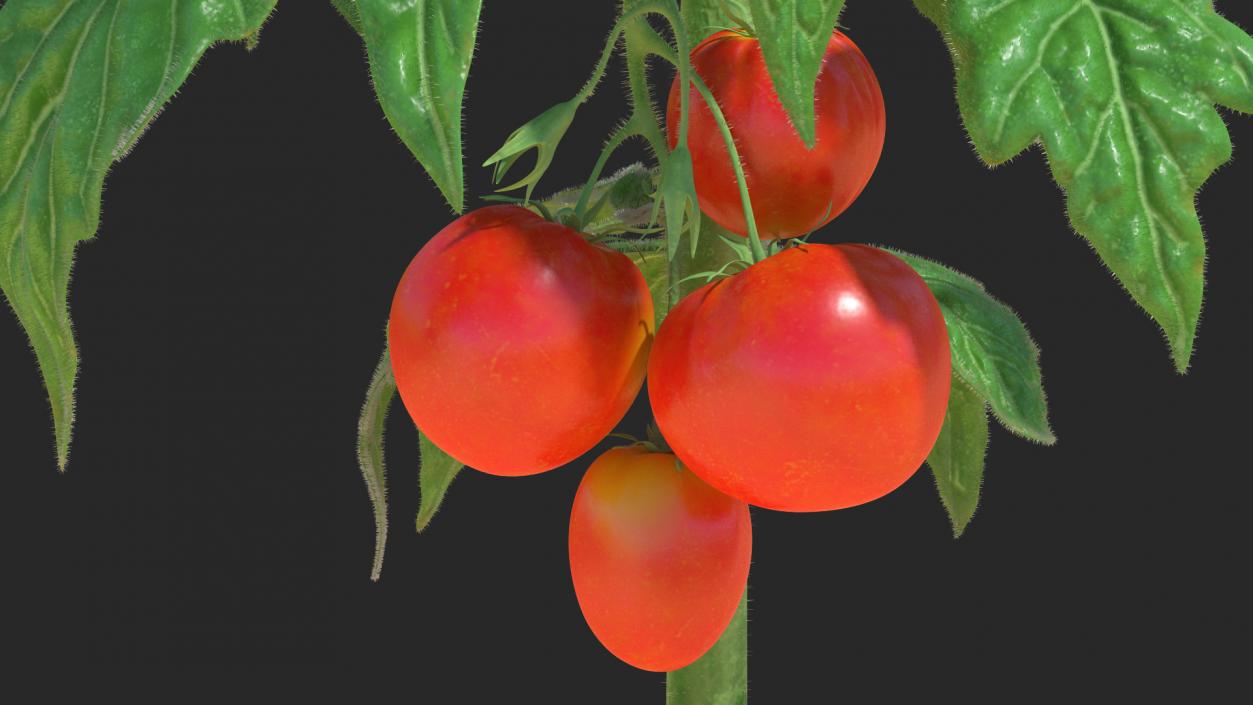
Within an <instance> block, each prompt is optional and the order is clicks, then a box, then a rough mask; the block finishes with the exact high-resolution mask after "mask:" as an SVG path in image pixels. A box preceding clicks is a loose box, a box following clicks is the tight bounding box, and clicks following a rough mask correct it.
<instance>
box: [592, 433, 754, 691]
mask: <svg viewBox="0 0 1253 705" xmlns="http://www.w3.org/2000/svg"><path fill="white" fill-rule="evenodd" d="M752 550H753V529H752V524H751V521H750V519H749V514H748V505H746V504H744V503H743V502H741V501H739V500H737V499H734V498H731V497H728V496H726V495H724V494H722V493H721V492H718V491H717V490H715V489H714V488H712V487H710V486H709V485H707V484H705V483H704V482H703V481H701V480H700V478H698V477H696V476H695V475H693V474H692V473H691V472H689V471H687V470H685V469H682V468H680V467H679V466H678V463H677V461H676V460H675V457H674V456H673V455H671V454H669V453H651V452H648V451H646V450H644V449H642V448H640V447H628V448H616V449H614V450H611V451H609V452H607V453H605V454H604V455H602V456H600V458H598V459H597V460H596V462H594V463H592V466H591V467H590V468H588V470H587V474H586V475H584V477H583V482H582V483H581V484H580V485H579V491H578V493H577V494H576V495H575V497H574V510H573V512H572V513H571V516H570V575H571V576H572V577H573V578H574V592H575V594H576V595H577V596H578V599H579V607H580V608H581V609H582V610H583V616H584V617H585V618H586V619H587V623H588V626H590V627H591V628H592V632H593V633H594V634H595V635H596V638H598V639H599V640H600V642H601V643H602V644H604V645H605V648H607V649H609V651H610V652H612V653H613V654H614V655H615V656H617V657H618V658H620V659H622V660H623V661H626V662H627V663H629V664H631V665H632V666H635V667H637V668H642V669H644V670H646V671H673V670H675V669H678V668H682V667H684V666H686V665H688V664H690V663H692V662H693V661H695V660H696V659H698V658H700V656H701V655H702V654H704V653H705V652H706V651H708V650H709V647H711V646H713V644H714V642H716V641H717V640H718V637H719V636H721V635H722V632H723V631H724V630H725V629H726V627H727V624H729V623H730V621H731V617H732V616H733V615H734V614H735V610H736V607H738V605H739V601H740V597H741V596H742V595H743V594H744V588H745V585H746V584H747V581H748V567H749V559H750V558H751V556H752Z"/></svg>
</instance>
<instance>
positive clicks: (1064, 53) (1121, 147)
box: [931, 0, 1253, 372]
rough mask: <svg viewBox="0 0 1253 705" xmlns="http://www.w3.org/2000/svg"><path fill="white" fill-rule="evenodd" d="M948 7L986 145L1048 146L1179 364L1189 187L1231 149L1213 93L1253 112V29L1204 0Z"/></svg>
mask: <svg viewBox="0 0 1253 705" xmlns="http://www.w3.org/2000/svg"><path fill="white" fill-rule="evenodd" d="M931 9H932V11H934V7H933V8H931ZM939 17H940V19H941V22H940V25H941V27H942V28H943V29H944V31H945V35H946V37H947V38H948V40H949V43H950V45H951V47H952V49H953V52H954V63H955V65H956V67H957V97H958V103H959V105H960V107H961V112H962V116H963V119H964V120H965V123H966V127H967V128H968V130H969V132H970V136H971V138H972V140H973V141H974V144H975V147H976V149H977V150H978V152H979V155H980V156H981V157H982V158H983V159H984V160H986V161H987V162H989V163H991V164H997V163H1000V162H1003V161H1006V160H1008V159H1010V158H1012V157H1013V156H1014V155H1016V154H1018V153H1019V152H1021V151H1022V150H1024V149H1026V148H1027V147H1029V146H1030V145H1031V144H1033V143H1035V142H1037V141H1039V142H1040V143H1042V144H1043V147H1044V151H1045V152H1046V154H1047V156H1048V163H1049V166H1050V167H1051V169H1052V172H1053V176H1054V178H1055V179H1056V180H1057V182H1058V183H1059V184H1060V185H1061V186H1062V188H1063V189H1064V190H1065V192H1066V198H1067V210H1068V211H1069V215H1070V220H1071V223H1072V224H1073V225H1074V228H1075V230H1077V231H1078V232H1079V233H1080V234H1081V235H1083V236H1084V237H1086V238H1087V239H1088V240H1089V241H1090V242H1091V243H1092V245H1093V247H1094V248H1095V249H1096V251H1097V253H1098V254H1099V255H1100V256H1101V258H1102V259H1103V260H1104V261H1105V263H1106V265H1108V266H1109V268H1110V269H1111V270H1112V271H1113V272H1114V274H1115V275H1116V276H1117V277H1118V279H1119V280H1120V281H1121V282H1122V284H1123V285H1124V286H1125V287H1126V288H1127V290H1128V291H1129V292H1130V293H1131V295H1132V297H1134V298H1135V300H1136V301H1137V302H1138V303H1139V304H1140V305H1141V306H1143V307H1144V309H1145V310H1146V311H1147V312H1148V313H1149V315H1150V316H1152V317H1153V319H1154V320H1156V321H1157V323H1158V324H1159V325H1160V326H1161V327H1162V329H1163V331H1164V332H1165V334H1166V338H1167V340H1168V341H1169V343H1170V346H1171V349H1172V352H1173V356H1174V361H1175V366H1176V368H1177V369H1178V370H1179V371H1180V372H1183V371H1185V370H1186V369H1187V366H1188V362H1189V360H1190V359H1191V356H1192V346H1193V340H1194V337H1195V334H1196V327H1197V322H1198V320H1199V316H1200V311H1201V300H1202V296H1203V293H1204V285H1205V282H1204V269H1205V241H1204V238H1203V236H1202V232H1201V223H1200V220H1199V219H1198V217H1197V213H1196V208H1195V203H1194V201H1195V198H1196V193H1197V190H1198V189H1199V188H1200V186H1201V184H1202V183H1204V182H1205V180H1206V179H1207V178H1208V177H1209V175H1210V174H1211V173H1212V172H1213V171H1214V170H1215V169H1216V168H1217V167H1218V166H1219V165H1221V164H1222V163H1224V162H1226V161H1227V160H1228V159H1230V158H1231V141H1230V138H1229V136H1228V134H1227V129H1226V125H1225V124H1224V123H1223V120H1222V117H1221V116H1219V114H1218V112H1217V111H1216V110H1215V109H1214V104H1220V105H1224V106H1227V107H1229V108H1232V109H1235V110H1239V111H1242V112H1246V113H1247V112H1253V38H1250V37H1249V36H1248V35H1247V34H1245V33H1244V32H1243V31H1242V30H1240V29H1239V28H1238V27H1236V26H1235V25H1233V24H1231V23H1230V22H1228V21H1227V20H1225V19H1223V18H1222V17H1220V16H1219V15H1218V13H1217V12H1215V11H1214V8H1213V3H1212V2H1210V0H1013V1H1012V2H1006V1H1004V0H949V1H948V2H947V3H945V4H944V6H943V8H942V10H941V11H940V14H939Z"/></svg>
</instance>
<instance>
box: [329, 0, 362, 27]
mask: <svg viewBox="0 0 1253 705" xmlns="http://www.w3.org/2000/svg"><path fill="white" fill-rule="evenodd" d="M331 5H334V6H335V9H336V10H338V11H339V14H340V15H342V16H343V17H344V21H345V22H347V23H348V24H349V26H351V27H352V28H353V30H354V31H356V33H357V34H360V35H364V34H365V29H364V28H363V27H362V26H361V11H360V10H358V9H357V3H356V0H331Z"/></svg>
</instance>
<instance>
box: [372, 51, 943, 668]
mask: <svg viewBox="0 0 1253 705" xmlns="http://www.w3.org/2000/svg"><path fill="white" fill-rule="evenodd" d="M692 58H693V65H694V67H695V69H696V71H697V72H698V73H699V74H700V75H701V76H702V77H704V79H705V80H706V81H708V85H709V87H710V89H711V91H712V92H713V94H714V96H715V97H716V99H717V100H718V102H719V105H720V106H721V108H722V109H723V111H724V114H725V115H726V118H727V119H728V121H729V123H730V124H731V125H732V129H733V130H734V131H735V136H736V141H737V145H738V149H739V150H740V153H741V155H742V158H743V162H744V170H745V172H746V174H747V177H748V178H747V181H748V187H749V193H750V197H751V198H752V204H753V206H754V208H755V209H756V212H757V214H758V222H759V226H760V228H761V231H762V232H763V233H764V234H766V235H767V236H769V237H771V238H782V237H791V236H796V235H800V234H803V233H805V232H808V231H809V230H812V229H813V228H815V227H818V226H820V225H822V224H824V223H826V222H828V221H829V220H830V219H831V218H834V217H835V216H836V215H837V214H839V213H840V212H841V211H842V210H844V208H846V207H847V206H848V205H849V204H850V203H851V202H852V201H853V199H855V198H856V197H857V195H858V193H859V192H860V191H861V189H862V188H863V187H864V186H865V184H866V182H867V181H868V179H869V177H870V173H871V172H872V171H873V169H874V167H875V164H876V162H877V160H878V156H879V151H880V149H881V147H882V143H883V130H884V120H883V99H882V96H881V94H880V93H879V88H878V84H877V83H876V81H875V78H874V74H873V72H872V71H871V69H870V67H869V65H868V64H867V63H866V60H865V57H863V56H862V55H861V53H860V52H859V51H858V50H857V48H856V47H855V46H854V45H853V44H852V42H851V41H849V40H848V39H847V38H846V37H844V36H843V35H842V34H840V33H838V32H836V33H835V34H834V35H833V37H832V39H831V42H830V44H829V46H828V51H827V57H826V59H825V63H824V65H823V69H822V72H821V73H820V75H819V78H818V83H817V86H816V95H817V123H816V125H817V130H816V134H817V145H816V147H815V149H814V150H813V151H809V150H806V148H805V147H804V145H803V144H802V143H801V141H800V138H799V137H797V136H796V134H795V132H794V131H793V130H792V127H791V125H790V124H789V123H788V119H787V115H786V113H785V112H784V110H783V108H782V107H781V105H780V104H779V101H778V98H777V96H775V94H774V91H773V88H772V87H771V85H770V82H769V77H768V76H767V74H766V72H765V69H764V65H763V62H762V59H761V50H760V47H759V46H758V45H757V43H756V41H755V40H753V39H751V38H748V37H745V36H743V35H741V34H737V33H732V32H722V33H719V34H716V35H714V36H713V37H711V38H709V39H708V40H706V41H705V42H703V43H702V44H701V45H699V46H698V47H697V48H696V49H695V50H694V52H693V56H692ZM677 91H678V89H677V87H676V88H675V90H673V91H672V92H671V101H670V103H671V112H670V115H669V116H668V118H669V120H668V121H669V123H670V124H671V125H673V123H674V122H675V121H676V120H677V115H676V114H675V111H676V110H677V105H678V99H677ZM693 103H694V104H698V103H697V102H696V101H693ZM671 132H672V136H673V130H672V131H671ZM718 133H719V130H718V127H717V126H716V125H715V124H714V120H713V118H712V117H711V116H710V114H709V112H708V110H702V109H699V108H698V109H696V110H694V111H692V118H691V125H690V135H689V138H690V145H691V152H692V157H693V166H694V173H695V183H696V189H697V195H698V197H699V200H700V205H701V208H702V210H704V211H705V212H706V213H708V214H709V215H710V216H711V217H712V218H714V219H715V220H717V221H719V222H720V223H722V224H723V225H724V226H726V227H727V228H729V229H731V230H732V231H735V232H741V233H743V232H744V230H745V228H744V223H745V220H744V215H743V213H742V212H741V211H740V202H739V196H738V192H737V191H736V189H735V185H734V184H735V179H734V178H733V177H732V175H731V166H730V163H729V156H728V153H727V150H726V149H725V148H724V145H723V143H722V141H721V138H720V137H719V134H718ZM653 314H654V311H653V302H652V299H651V295H650V293H649V289H648V286H647V284H646V282H645V280H644V278H643V277H642V275H641V273H640V270H639V269H638V268H637V267H636V266H635V265H634V264H633V263H632V261H631V260H630V259H629V258H628V257H626V256H625V255H623V254H621V253H619V252H616V251H614V250H611V249H608V248H606V247H603V246H600V245H598V244H594V243H590V242H588V240H587V239H586V238H585V237H584V236H582V235H580V233H578V232H576V231H575V230H572V229H571V228H569V227H566V226H565V225H561V224H558V223H554V222H550V221H548V220H546V219H544V218H541V217H540V216H539V215H536V214H535V213H532V212H531V211H529V210H527V209H525V208H523V207H520V206H515V205H502V206H492V207H488V208H482V209H480V210H477V211H474V212H472V213H470V214H469V215H466V216H464V217H462V218H460V219H459V220H457V221H455V222H453V223H452V224H451V225H449V226H448V227H446V228H444V230H442V231H441V232H440V233H439V234H438V235H436V236H435V237H434V238H433V239H432V240H431V241H430V242H429V243H428V244H427V245H426V246H425V247H424V248H423V249H422V251H421V252H419V253H418V255H417V256H416V257H415V258H414V260H413V262H412V263H411V264H410V265H409V268H408V269H407V270H406V272H405V274H404V277H403V278H402V280H401V282H400V286H399V288H398V289H397V291H396V296H395V299H394V301H393V304H392V311H391V319H390V327H389V331H390V333H389V336H390V337H389V343H390V349H391V359H392V366H393V372H394V374H395V378H396V383H397V387H398V389H399V392H400V396H401V398H402V400H403V401H404V405H405V408H406V409H407V410H408V411H409V414H410V415H411V416H412V417H413V420H414V422H415V423H416V424H417V425H418V426H419V427H420V428H421V429H422V430H423V431H424V432H425V433H426V434H427V436H428V437H429V438H430V439H431V440H432V441H433V442H434V443H435V444H436V445H438V446H439V447H440V448H441V449H443V450H444V451H446V452H447V453H448V454H449V455H451V456H452V457H454V458H456V459H457V460H460V461H462V462H464V463H465V464H466V465H469V466H471V467H474V468H477V469H479V470H482V471H484V472H488V473H492V474H496V475H528V474H533V473H538V472H543V471H545V470H549V469H552V468H555V467H558V466H560V465H563V464H565V463H567V462H569V461H571V460H573V459H574V458H576V457H578V456H580V455H582V454H583V453H586V452H587V451H589V450H591V449H592V448H593V447H594V446H595V445H596V444H597V443H598V442H600V441H601V440H602V439H603V438H604V437H605V436H606V434H608V433H609V432H610V431H612V429H613V428H614V426H615V425H616V424H617V423H618V422H619V421H620V420H621V419H622V417H623V415H624V414H625V413H626V411H627V408H628V406H629V405H630V404H631V402H632V400H633V399H634V398H635V397H636V396H637V395H638V393H639V391H640V388H641V386H642V385H643V382H644V378H645V373H646V372H647V375H648V379H649V400H650V402H651V405H652V409H653V412H654V415H655V418H656V422H657V426H658V428H659V429H660V432H661V435H662V437H663V438H664V442H662V443H658V444H637V445H635V446H628V447H624V448H616V449H613V450H610V451H608V452H607V453H605V454H603V455H602V456H600V458H598V459H597V460H596V461H595V462H593V463H592V465H591V467H590V468H589V469H588V471H587V473H586V474H585V475H584V477H583V480H582V483H581V484H580V486H579V489H578V492H577V494H576V495H575V498H574V506H573V511H572V514H571V518H570V535H569V552H570V572H571V575H572V578H573V583H574V589H575V593H576V596H577V598H578V602H579V605H580V607H581V609H582V611H583V614H584V616H585V617H586V619H587V622H588V624H589V625H590V627H591V629H592V631H593V632H594V633H595V635H596V636H597V638H599V639H600V641H601V642H602V643H603V644H604V645H605V647H606V648H608V649H609V650H610V651H611V652H612V653H614V654H615V655H617V656H618V657H620V658H621V659H622V660H624V661H626V662H627V663H630V664H632V665H635V666H637V667H639V668H643V669H647V670H653V671H671V670H675V669H678V668H682V667H683V666H686V665H688V664H690V663H692V662H693V661H695V660H696V659H697V658H699V657H700V656H701V655H702V654H703V653H704V652H705V651H707V650H708V649H709V648H710V647H711V646H712V645H713V644H714V643H715V642H716V640H717V639H718V637H719V635H720V634H721V633H722V632H723V631H724V630H725V628H726V626H727V624H728V623H729V622H730V620H731V619H732V616H733V615H734V613H735V610H736V608H737V606H738V604H739V602H740V599H741V597H742V596H743V594H744V589H745V585H746V581H747V578H748V570H749V561H750V558H751V553H752V527H751V521H750V518H749V510H748V505H749V504H754V505H757V506H760V507H765V508H769V509H777V510H785V511H823V510H831V509H840V508H843V507H850V506H853V505H857V504H861V503H864V502H869V501H871V500H874V499H876V498H878V497H881V496H883V495H885V494H887V493H888V492H891V491H892V490H893V489H895V488H896V487H898V486H899V485H901V483H903V482H905V480H907V479H908V478H909V477H910V476H911V475H912V474H913V473H914V471H915V470H916V469H917V468H918V466H919V465H920V464H921V463H922V461H923V459H924V458H925V457H926V455H927V453H928V452H929V451H930V449H931V447H932V445H933V444H934V443H935V440H936V437H937V436H938V434H939V432H940V427H941V424H942V422H943V420H944V414H945V408H946V405H947V402H948V394H949V381H950V374H951V371H950V358H949V343H948V336H947V331H946V328H945V323H944V319H943V316H942V314H941V311H940V308H939V305H938V304H937V303H936V300H935V298H934V297H933V296H932V294H931V292H930V290H929V289H928V288H927V286H926V284H925V283H924V282H923V281H922V279H921V278H920V277H919V276H918V275H917V274H916V273H915V272H914V270H913V269H911V268H910V267H909V266H908V265H907V264H905V263H904V262H903V261H901V260H900V259H899V258H897V257H895V256H894V255H892V254H889V253H887V252H885V251H883V250H880V249H876V248H872V247H867V246H863V245H834V246H833V245H817V244H800V245H797V246H793V247H788V248H786V249H783V250H781V251H780V252H778V253H777V254H775V255H773V256H770V257H768V258H767V259H765V260H763V261H760V262H758V263H756V264H753V265H752V266H750V267H748V268H747V269H745V270H744V271H742V272H739V273H737V274H734V275H731V276H727V277H724V278H721V279H718V280H716V281H713V282H712V283H709V284H707V285H705V286H704V287H702V288H700V289H698V290H696V291H695V292H693V293H691V294H689V295H688V296H686V297H685V298H683V299H682V301H680V302H679V304H678V305H677V306H676V307H675V308H674V309H673V310H672V311H670V312H669V314H668V316H667V317H666V318H665V320H664V322H663V323H662V325H661V326H660V328H659V329H658V330H656V331H654V329H653V327H654V324H653ZM664 445H668V446H669V448H663V447H658V446H664Z"/></svg>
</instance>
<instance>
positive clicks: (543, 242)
mask: <svg viewBox="0 0 1253 705" xmlns="http://www.w3.org/2000/svg"><path fill="white" fill-rule="evenodd" d="M388 331H389V335H388V340H389V344H390V349H391V359H392V371H393V372H394V374H395V377H396V386H397V388H398V389H399V391H400V398H401V399H402V400H403V401H404V404H405V408H406V409H407V410H408V411H409V415H410V416H412V417H413V421H414V423H416V424H417V426H418V428H420V429H422V431H423V432H424V433H426V435H427V436H428V437H429V438H430V439H431V440H432V441H433V442H434V443H435V445H437V446H439V447H440V448H442V449H443V450H444V451H446V452H447V453H448V454H449V455H451V456H453V457H454V458H456V459H457V460H460V461H461V462H463V463H465V464H466V465H469V466H470V467H473V468H476V469H478V470H482V471H484V472H487V473H491V474H493V475H531V474H534V473H538V472H543V471H545V470H550V469H552V468H555V467H557V466H558V465H562V464H563V463H566V462H569V461H570V460H573V459H574V458H576V457H578V456H579V455H582V454H583V453H585V452H587V451H588V450H590V449H591V448H592V446H593V445H595V444H596V443H597V442H599V441H600V440H601V439H602V438H604V437H605V435H606V434H607V433H609V432H610V431H612V430H613V427H614V426H615V425H616V424H617V423H618V421H620V420H621V419H622V416H623V415H624V414H625V413H626V411H627V408H628V407H629V406H630V405H631V402H632V401H633V400H634V399H635V396H636V394H638V393H639V390H640V386H641V385H642V384H643V381H644V372H645V369H646V366H647V359H648V349H649V347H650V345H651V343H652V337H653V301H652V297H651V295H650V294H649V291H648V285H647V284H646V283H645V282H644V277H643V276H642V275H641V274H640V271H639V269H638V268H637V267H636V266H635V265H634V264H633V263H632V262H631V260H630V259H629V258H627V257H626V256H625V255H623V254H621V253H618V252H614V251H612V250H609V249H606V248H603V247H600V246H597V245H591V244H588V243H587V242H586V241H585V240H584V239H583V238H582V237H580V235H579V234H578V233H577V232H575V231H574V230H571V229H570V228H567V227H565V226H563V225H559V224H556V223H551V222H549V221H547V220H544V219H543V218H541V217H539V216H538V215H535V214H534V213H532V212H530V211H528V210H526V209H524V208H520V207H518V206H511V205H510V206H491V207H488V208H481V209H479V210H476V211H474V212H472V213H469V214H467V215H465V216H463V217H461V218H458V219H457V220H455V221H453V222H452V223H451V224H449V225H448V226H447V227H445V228H444V229H443V230H441V231H440V232H439V233H438V234H437V235H436V236H435V237H434V238H432V239H431V241H430V242H428V243H427V244H426V245H425V246H424V247H423V248H422V250H421V251H420V252H418V254H417V256H416V257H414V258H413V262H411V263H410V264H409V268H408V269H407V270H405V274H404V277H403V278H401V280H400V286H398V287H397V289H396V296H395V298H394V299H393V301H392V310H391V318H390V322H389V327H388Z"/></svg>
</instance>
